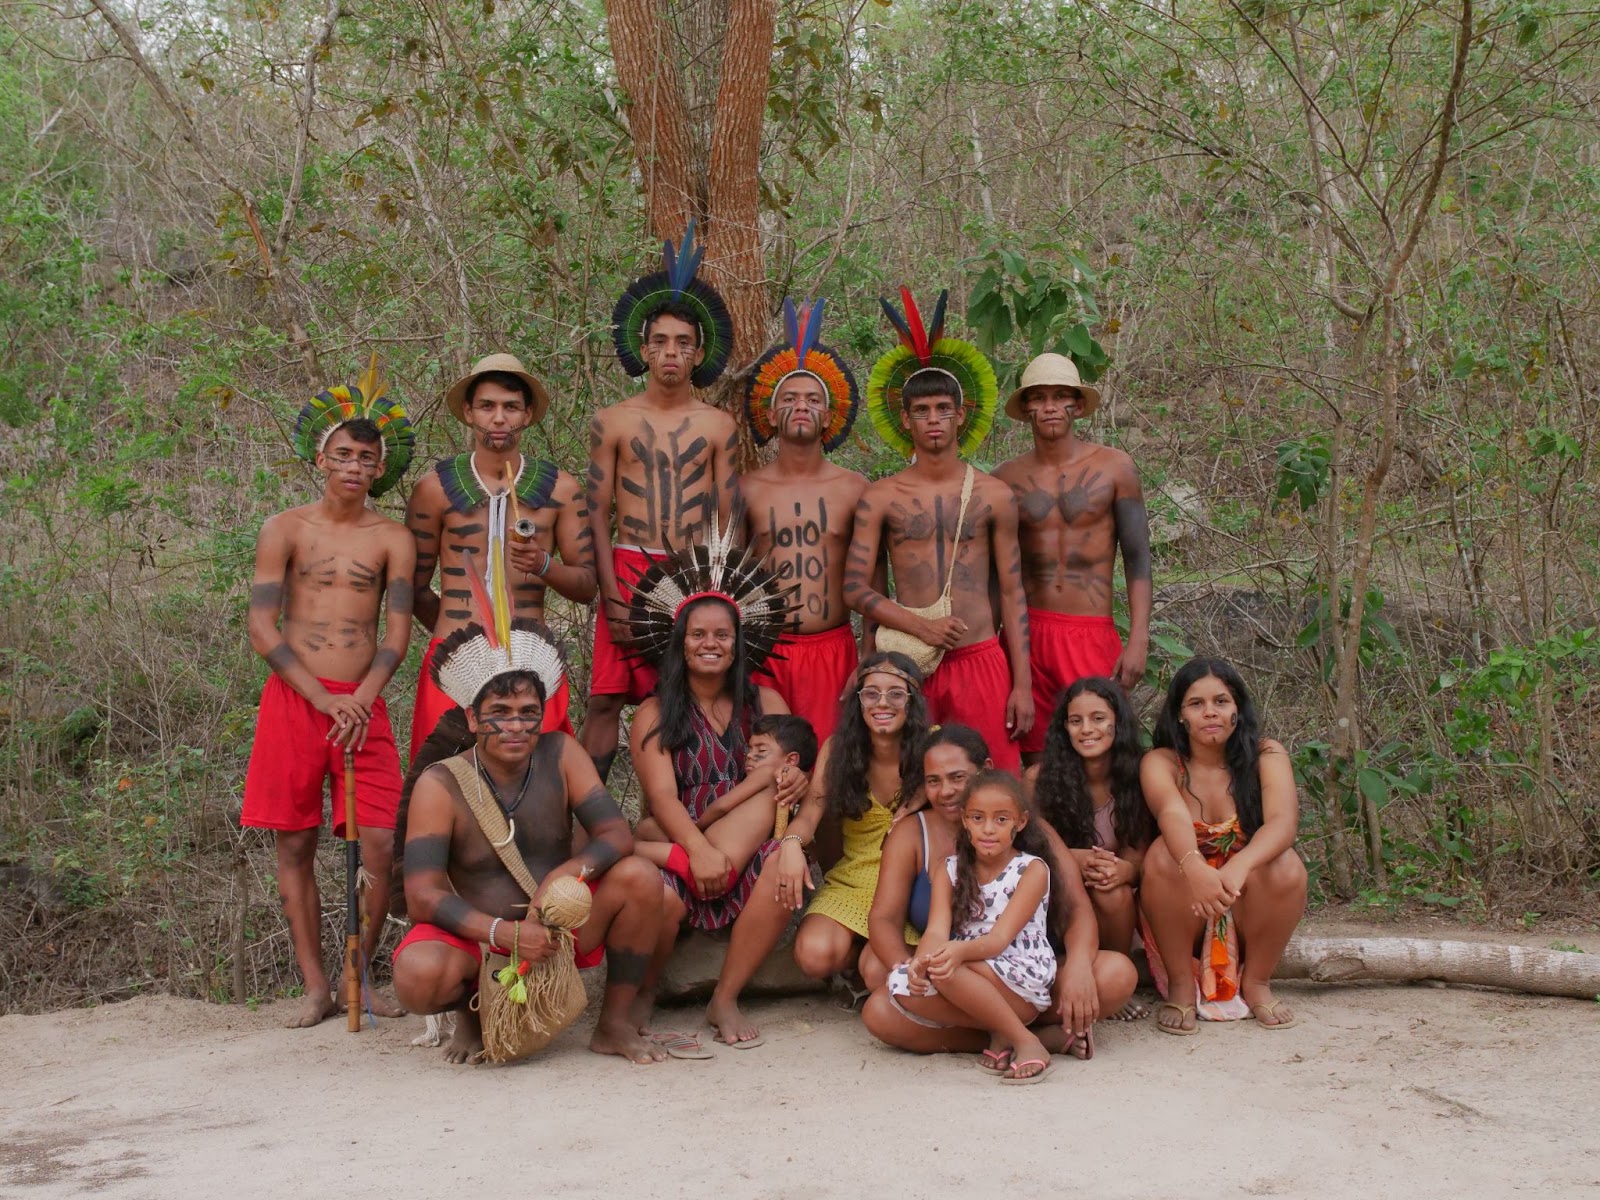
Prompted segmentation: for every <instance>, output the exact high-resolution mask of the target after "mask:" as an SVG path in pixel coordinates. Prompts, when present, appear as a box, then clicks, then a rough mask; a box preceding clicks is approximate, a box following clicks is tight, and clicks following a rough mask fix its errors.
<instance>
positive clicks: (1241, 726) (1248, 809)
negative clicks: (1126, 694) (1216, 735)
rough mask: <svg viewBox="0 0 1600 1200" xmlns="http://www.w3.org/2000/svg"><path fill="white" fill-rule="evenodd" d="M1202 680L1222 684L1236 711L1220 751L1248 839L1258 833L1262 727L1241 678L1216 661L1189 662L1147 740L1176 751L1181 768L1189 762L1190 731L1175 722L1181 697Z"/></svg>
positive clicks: (1170, 690)
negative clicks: (1234, 723) (1236, 716)
mask: <svg viewBox="0 0 1600 1200" xmlns="http://www.w3.org/2000/svg"><path fill="white" fill-rule="evenodd" d="M1207 676H1213V677H1215V678H1217V679H1220V680H1222V683H1223V686H1224V687H1226V688H1227V689H1228V691H1229V692H1231V693H1232V694H1233V703H1234V705H1235V706H1236V707H1237V709H1238V711H1239V721H1238V724H1236V725H1235V726H1234V727H1233V732H1232V733H1231V734H1229V735H1228V740H1227V743H1226V744H1225V745H1224V746H1223V747H1222V759H1223V762H1224V763H1225V764H1226V765H1227V768H1228V792H1229V793H1230V794H1231V795H1232V796H1233V809H1234V812H1236V813H1238V815H1239V828H1240V829H1242V830H1244V835H1245V836H1246V837H1251V836H1253V835H1254V834H1255V831H1256V830H1258V829H1260V828H1261V821H1262V814H1261V765H1260V764H1261V722H1260V720H1259V718H1257V716H1256V706H1255V702H1254V701H1252V700H1251V699H1250V692H1249V690H1248V689H1247V688H1246V687H1245V686H1244V677H1243V676H1242V675H1240V674H1239V672H1238V671H1237V670H1236V669H1235V668H1234V666H1233V664H1232V663H1229V662H1225V661H1224V660H1223V659H1220V658H1191V659H1190V660H1189V661H1188V662H1186V663H1184V664H1183V666H1181V667H1179V668H1178V673H1177V674H1176V675H1174V676H1173V677H1172V683H1171V684H1170V685H1168V687H1167V698H1166V700H1165V701H1164V702H1163V703H1162V705H1161V712H1160V713H1159V714H1158V715H1157V717H1156V727H1155V731H1154V733H1153V734H1152V737H1151V740H1152V741H1153V742H1154V743H1155V745H1156V746H1157V747H1163V748H1167V749H1171V750H1175V751H1177V754H1178V757H1179V758H1180V759H1182V760H1183V761H1184V762H1185V763H1187V762H1188V761H1189V730H1188V729H1187V728H1185V726H1184V724H1183V721H1182V720H1181V719H1180V718H1181V716H1182V713H1183V698H1184V696H1186V695H1187V694H1188V692H1189V689H1190V688H1192V687H1193V686H1194V685H1195V684H1197V683H1199V682H1200V680H1202V679H1205V678H1206V677H1207Z"/></svg>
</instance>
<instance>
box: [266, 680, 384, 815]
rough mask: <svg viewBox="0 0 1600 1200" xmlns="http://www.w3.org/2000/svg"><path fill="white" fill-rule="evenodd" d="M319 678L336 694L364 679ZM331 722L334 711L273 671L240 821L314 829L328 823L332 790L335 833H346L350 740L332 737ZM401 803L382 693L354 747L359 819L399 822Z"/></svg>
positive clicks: (346, 691)
mask: <svg viewBox="0 0 1600 1200" xmlns="http://www.w3.org/2000/svg"><path fill="white" fill-rule="evenodd" d="M317 682H319V683H320V684H322V686H323V687H325V688H327V689H328V691H330V692H332V693H333V694H334V695H336V696H349V695H352V694H354V692H355V690H356V688H357V686H358V685H357V684H354V683H344V682H341V681H340V680H337V679H320V680H318V681H317ZM332 728H333V718H332V717H325V716H323V715H322V714H321V713H319V712H318V711H317V710H316V709H315V708H313V707H312V706H311V701H309V700H307V699H306V698H305V697H304V696H302V695H301V694H300V693H299V692H297V691H295V690H294V689H293V688H292V687H290V686H289V685H288V684H287V683H285V682H284V681H283V680H281V679H279V678H278V676H277V675H271V676H269V677H268V678H267V686H266V687H264V688H262V689H261V707H260V708H259V709H258V710H257V712H256V739H255V744H254V745H253V746H251V748H250V767H249V769H248V770H247V771H246V772H245V777H244V811H243V812H241V813H240V814H239V824H241V825H246V826H250V827H252V828H255V829H281V830H283V831H285V832H295V831H298V830H302V829H315V828H317V827H318V826H319V825H321V824H322V796H323V793H324V791H326V792H327V793H328V794H329V795H330V797H331V800H332V804H333V833H334V836H335V837H343V836H344V747H342V746H339V745H335V744H334V743H333V742H330V741H328V731H329V730H331V729H332ZM399 810H400V753H399V751H398V750H397V749H396V748H395V744H394V730H393V729H391V728H390V726H389V709H388V706H387V705H385V704H384V702H383V697H382V696H380V697H378V699H377V700H376V701H375V702H374V703H373V705H372V720H371V721H369V722H368V723H367V744H366V745H365V746H363V747H362V748H361V749H360V750H358V751H356V824H357V825H358V826H360V827H361V828H364V829H393V828H394V819H395V814H396V813H397V812H399Z"/></svg>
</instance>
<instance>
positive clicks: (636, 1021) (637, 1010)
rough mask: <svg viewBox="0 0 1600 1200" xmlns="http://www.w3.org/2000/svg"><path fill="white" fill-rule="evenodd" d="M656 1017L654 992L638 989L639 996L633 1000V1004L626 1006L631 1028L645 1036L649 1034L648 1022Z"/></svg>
mask: <svg viewBox="0 0 1600 1200" xmlns="http://www.w3.org/2000/svg"><path fill="white" fill-rule="evenodd" d="M655 1015H656V994H655V992H654V990H652V991H649V992H646V991H645V990H644V989H643V988H640V989H639V994H638V995H636V996H635V997H634V998H633V1003H632V1004H630V1005H629V1006H628V1020H629V1021H631V1022H632V1023H633V1027H634V1028H635V1029H637V1030H638V1031H639V1032H640V1033H642V1034H645V1035H646V1036H648V1035H649V1033H650V1022H651V1021H652V1020H654V1018H655Z"/></svg>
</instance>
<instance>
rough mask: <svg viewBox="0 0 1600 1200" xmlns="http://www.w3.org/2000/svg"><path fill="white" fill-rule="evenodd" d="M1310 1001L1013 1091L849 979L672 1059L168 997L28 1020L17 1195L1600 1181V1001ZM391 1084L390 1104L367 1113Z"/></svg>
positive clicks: (16, 1102)
mask: <svg viewBox="0 0 1600 1200" xmlns="http://www.w3.org/2000/svg"><path fill="white" fill-rule="evenodd" d="M1283 994H1284V995H1285V996H1286V997H1287V998H1288V999H1289V1000H1290V1002H1291V1003H1293V1004H1295V1005H1296V1007H1297V1008H1298V1010H1299V1011H1300V1013H1301V1024H1300V1025H1299V1026H1298V1027H1297V1028H1295V1029H1291V1030H1285V1031H1284V1032H1282V1033H1268V1032H1266V1031H1264V1030H1262V1029H1261V1028H1259V1027H1257V1026H1256V1025H1255V1023H1254V1022H1250V1021H1245V1022H1240V1023H1238V1024H1235V1025H1229V1026H1205V1027H1203V1028H1202V1030H1201V1034H1200V1036H1198V1037H1194V1038H1187V1039H1179V1038H1173V1037H1167V1036H1163V1035H1161V1034H1158V1033H1157V1032H1156V1031H1155V1030H1154V1028H1153V1027H1151V1026H1150V1025H1149V1024H1142V1025H1135V1026H1112V1025H1101V1026H1100V1030H1101V1033H1100V1035H1099V1054H1098V1056H1097V1057H1096V1058H1095V1060H1094V1061H1093V1062H1091V1063H1079V1062H1075V1061H1071V1060H1068V1059H1061V1058H1058V1059H1056V1063H1055V1069H1054V1072H1053V1075H1052V1077H1051V1078H1050V1079H1048V1080H1047V1081H1046V1083H1045V1084H1043V1085H1041V1086H1039V1087H1036V1088H1004V1089H1000V1088H998V1086H997V1085H996V1084H995V1083H994V1082H993V1081H992V1080H990V1079H989V1078H987V1077H986V1076H984V1075H982V1074H981V1073H979V1072H978V1071H975V1070H973V1069H972V1067H971V1065H970V1064H969V1063H968V1061H967V1060H965V1059H962V1058H955V1057H944V1058H938V1059H917V1058H912V1057H909V1056H905V1055H901V1054H898V1053H895V1052H892V1051H889V1050H886V1049H884V1048H882V1047H880V1046H878V1045H877V1044H875V1043H874V1042H872V1041H871V1040H870V1039H869V1038H868V1037H867V1036H866V1034H865V1032H864V1031H863V1030H862V1029H861V1028H860V1025H859V1023H858V1021H857V1019H856V1018H855V1017H853V1016H851V1015H849V1014H847V1013H844V1012H842V1011H840V1010H838V1009H836V1008H834V1007H832V1006H831V1005H830V1003H829V1001H827V1000H825V999H822V998H814V999H810V1000H788V1001H781V1002H772V1003H758V1004H756V1005H754V1006H753V1011H754V1012H755V1013H756V1014H757V1015H758V1017H759V1019H761V1020H762V1022H763V1024H764V1026H765V1029H766V1032H767V1037H768V1041H767V1045H766V1046H765V1047H764V1048H761V1049H756V1050H748V1051H737V1052H735V1051H731V1050H727V1049H725V1048H723V1047H717V1048H716V1049H717V1050H718V1054H717V1058H716V1060H715V1061H713V1062H699V1063H696V1062H670V1063H667V1064H664V1065H662V1066H659V1067H651V1068H642V1067H631V1066H629V1065H627V1064H625V1063H623V1062H621V1061H618V1060H607V1059H600V1058H597V1057H595V1056H593V1055H591V1054H589V1053H588V1052H587V1051H586V1049H585V1048H584V1046H585V1042H586V1040H587V1028H588V1022H587V1021H585V1022H583V1023H580V1025H579V1026H578V1027H577V1028H575V1029H574V1030H571V1031H569V1032H568V1033H567V1034H565V1035H563V1037H562V1038H561V1039H560V1040H559V1041H558V1042H557V1043H556V1045H555V1046H554V1047H553V1048H552V1049H551V1050H550V1051H549V1052H547V1054H546V1055H545V1056H544V1057H542V1058H541V1059H540V1060H538V1061H536V1062H534V1063H530V1064H524V1065H522V1066H517V1067H511V1068H475V1069H473V1068H459V1067H449V1066H446V1065H445V1064H444V1063H443V1062H441V1061H440V1058H439V1053H438V1051H436V1050H430V1049H420V1048H415V1047H412V1046H411V1045H409V1044H408V1043H409V1040H410V1038H411V1037H412V1036H413V1035H414V1034H415V1033H416V1032H417V1031H418V1029H419V1028H420V1026H421V1021H420V1020H419V1019H417V1018H405V1019H403V1020H400V1021H390V1022H384V1023H382V1028H380V1029H379V1030H378V1031H377V1032H376V1033H373V1032H370V1031H369V1032H364V1033H362V1034H361V1035H359V1036H355V1035H350V1034H347V1033H346V1032H345V1031H344V1028H343V1025H342V1023H340V1022H328V1023H326V1024H324V1025H322V1026H321V1027H319V1028H317V1029H313V1030H309V1031H290V1030H285V1029H280V1028H278V1027H277V1021H278V1019H279V1016H280V1013H279V1012H278V1011H276V1010H275V1009H268V1010H263V1011H261V1012H258V1013H250V1012H247V1011H244V1010H240V1009H231V1008H219V1007H214V1006H211V1005H206V1004H201V1003H197V1002H190V1001H179V1000H171V999H164V998H150V999H143V1000H136V1001H132V1002H129V1003H126V1004H119V1005H115V1006H112V1007H108V1008H103V1009H99V1010H94V1011H79V1012H70V1013H59V1014H54V1015H50V1016H42V1017H7V1018H4V1019H0V1064H3V1066H0V1079H3V1080H4V1086H3V1088H0V1195H4V1196H6V1197H8V1198H11V1197H15V1198H19V1200H44V1198H45V1197H56V1196H63V1197H65V1196H73V1197H77V1196H85V1195H94V1196H105V1197H157V1196H159V1197H163V1198H167V1197H171V1198H175V1200H182V1198H185V1197H191V1196H192V1197H207V1198H208V1200H209V1198H211V1197H214V1196H217V1195H222V1196H230V1197H231V1196H238V1197H254V1196H291V1195H310V1194H321V1195H329V1194H332V1195H340V1194H345V1195H351V1196H355V1195H362V1196H367V1195H375V1196H392V1197H412V1196H417V1197H422V1196H428V1197H438V1196H474V1195H490V1194H492V1193H494V1192H499V1191H501V1190H502V1189H504V1193H505V1194H507V1195H513V1194H522V1195H554V1196H573V1197H611V1196H622V1195H627V1196H637V1197H667V1196H690V1197H695V1198H696V1200H706V1198H710V1200H743V1198H745V1197H763V1198H769V1197H795V1198H797V1200H799V1198H802V1197H803V1198H804V1200H818V1198H827V1197H847V1196H848V1197H857V1196H872V1197H883V1198H891V1197H896V1198H897V1197H922V1196H928V1197H946V1196H953V1195H967V1196H972V1197H987V1196H994V1195H999V1194H1001V1193H1006V1194H1008V1195H1011V1196H1015V1197H1032V1196H1045V1195H1058V1194H1076V1195H1079V1196H1084V1197H1090V1198H1093V1200H1100V1198H1110V1197H1141V1198H1147V1197H1167V1196H1171V1197H1184V1198H1185V1200H1187V1198H1188V1197H1192V1196H1197V1195H1208V1194H1216V1195H1252V1196H1293V1197H1324V1196H1326V1197H1343V1196H1352V1197H1353V1196H1360V1197H1363V1198H1364V1200H1365V1198H1368V1197H1374V1196H1377V1197H1384V1196H1406V1197H1435V1196H1436V1197H1451V1198H1455V1197H1462V1196H1472V1197H1479V1196H1482V1197H1499V1196H1511V1195H1514V1194H1524V1193H1526V1194H1538V1195H1540V1196H1543V1197H1564V1196H1580V1195H1582V1196H1592V1195H1595V1194H1597V1191H1600V1131H1597V1128H1596V1125H1597V1123H1596V1121H1595V1119H1594V1113H1593V1112H1592V1110H1591V1105H1592V1102H1593V1099H1594V1097H1595V1096H1596V1095H1597V1094H1600V1007H1597V1006H1596V1005H1595V1004H1593V1003H1583V1002H1579V1001H1572V1000H1546V999H1529V998H1521V997H1512V996H1506V995H1500V994H1491V993H1486V992H1472V991H1449V990H1444V989H1439V988H1431V987H1403V988H1384V987H1345V988H1339V989H1332V988H1319V987H1315V986H1310V985H1307V986H1301V987H1296V986H1292V985H1291V986H1285V987H1284V988H1283ZM280 1007H281V1006H280ZM669 1015H670V1016H674V1017H676V1018H677V1022H676V1023H677V1024H679V1025H683V1024H685V1023H692V1021H693V1020H694V1018H695V1017H697V1016H698V1010H680V1011H678V1012H676V1013H672V1014H669ZM374 1108H379V1109H381V1110H382V1111H383V1112H385V1113H386V1116H385V1117H384V1118H383V1119H382V1120H380V1121H367V1122H365V1123H363V1122H361V1121H358V1120H357V1119H356V1118H355V1116H354V1115H353V1114H355V1113H356V1112H357V1111H358V1109H360V1110H363V1111H368V1112H370V1111H372V1110H373V1109H374ZM1155 1130H1162V1131H1164V1132H1163V1133H1162V1134H1161V1135H1160V1137H1159V1138H1157V1137H1156V1136H1155V1135H1154V1134H1153V1132H1152V1131H1155ZM516 1160H520V1162H521V1164H523V1169H522V1170H520V1171H518V1170H514V1169H513V1168H512V1167H511V1166H510V1165H509V1164H510V1163H511V1162H513V1161H516ZM519 1180H520V1183H519Z"/></svg>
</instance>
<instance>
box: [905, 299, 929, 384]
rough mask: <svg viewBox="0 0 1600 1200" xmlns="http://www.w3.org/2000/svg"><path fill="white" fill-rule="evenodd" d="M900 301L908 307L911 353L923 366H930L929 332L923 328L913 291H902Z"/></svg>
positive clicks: (907, 319) (907, 316) (907, 318)
mask: <svg viewBox="0 0 1600 1200" xmlns="http://www.w3.org/2000/svg"><path fill="white" fill-rule="evenodd" d="M900 299H902V300H904V301H905V305H906V324H907V325H909V326H910V327H911V352H912V353H913V354H915V355H916V356H917V361H918V362H920V363H921V364H922V365H923V366H927V365H928V357H929V354H928V348H929V343H928V331H927V330H926V329H924V328H923V326H922V314H921V313H919V312H918V311H917V302H916V301H915V300H913V299H912V298H911V289H910V288H908V287H903V288H901V289H900Z"/></svg>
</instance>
